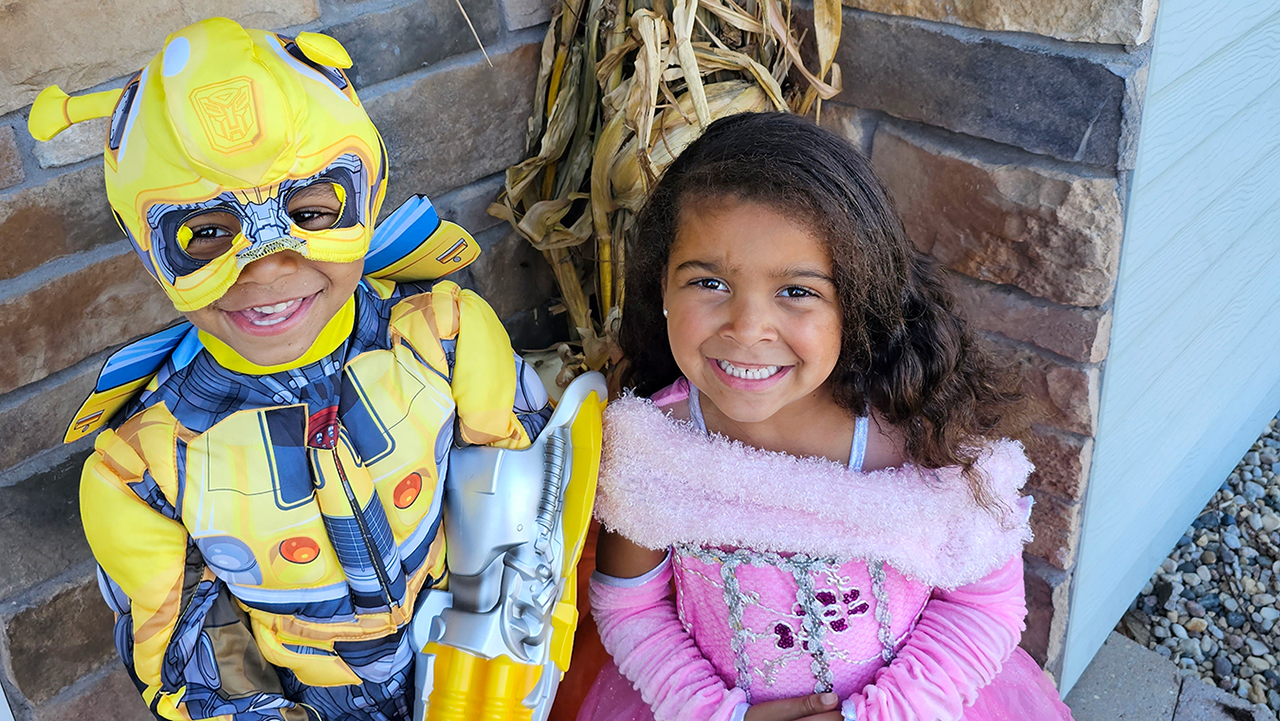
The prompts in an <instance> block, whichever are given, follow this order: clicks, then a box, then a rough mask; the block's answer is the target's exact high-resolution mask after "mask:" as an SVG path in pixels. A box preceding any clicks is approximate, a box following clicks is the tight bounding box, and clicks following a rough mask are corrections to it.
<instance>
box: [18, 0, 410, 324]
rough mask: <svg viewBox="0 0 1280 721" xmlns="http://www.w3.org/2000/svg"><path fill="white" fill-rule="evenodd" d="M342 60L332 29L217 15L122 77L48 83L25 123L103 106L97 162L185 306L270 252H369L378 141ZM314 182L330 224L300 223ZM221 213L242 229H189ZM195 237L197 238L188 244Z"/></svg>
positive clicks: (142, 253)
mask: <svg viewBox="0 0 1280 721" xmlns="http://www.w3.org/2000/svg"><path fill="white" fill-rule="evenodd" d="M350 65H351V59H350V57H348V55H347V53H346V51H345V50H344V49H343V48H342V46H341V45H340V44H339V43H338V42H337V41H336V40H334V39H332V38H329V37H327V36H324V35H319V34H316V33H301V34H299V35H298V37H297V38H288V37H284V36H280V35H277V34H275V33H269V32H265V31H261V30H246V29H244V28H242V27H240V25H238V24H236V23H235V22H233V21H231V20H227V19H225V18H212V19H209V20H205V21H202V22H199V23H196V24H194V25H191V26H189V27H187V28H184V29H182V30H180V31H178V32H176V33H174V34H172V35H170V36H169V37H168V38H167V39H166V41H165V47H164V50H163V51H162V52H161V53H160V54H159V55H157V56H156V57H155V58H153V59H152V60H151V62H150V63H148V64H147V66H146V67H145V68H143V69H142V71H141V72H139V73H138V75H137V76H135V77H134V78H133V79H131V80H130V81H129V83H127V84H126V86H125V88H124V90H121V91H109V92H107V93H96V94H93V95H89V96H84V97H77V98H69V97H68V96H67V95H66V94H65V93H63V92H62V91H61V90H59V89H58V88H57V87H56V86H54V87H51V88H47V89H46V90H45V91H44V92H43V93H41V95H40V97H39V98H37V100H36V103H35V104H34V105H33V106H32V112H31V118H30V122H29V124H30V127H31V130H32V134H33V135H35V137H36V138H37V139H40V140H46V139H48V138H51V137H53V135H56V134H57V133H58V132H60V131H61V130H63V129H65V128H66V127H68V126H69V125H70V124H71V123H72V122H78V121H80V120H85V119H88V118H92V117H102V116H106V115H108V114H110V115H111V124H110V133H109V136H108V138H107V143H106V148H105V165H106V185H107V197H108V199H109V200H110V201H111V206H112V208H113V209H114V211H115V214H116V219H117V220H118V221H119V223H120V226H121V228H123V229H124V231H125V233H126V234H127V235H128V237H129V239H130V241H131V242H132V243H133V246H134V249H135V250H136V251H137V253H138V255H139V257H141V258H142V261H143V264H144V265H145V266H146V268H147V270H148V271H149V272H150V273H151V274H152V276H154V277H155V279H156V281H157V282H159V284H160V286H161V288H162V289H163V290H164V292H165V293H166V294H167V295H168V296H169V298H170V299H171V300H172V301H173V304H174V306H175V307H176V308H177V309H178V310H179V311H184V312H186V311H193V310H198V309H200V308H203V307H205V306H207V305H208V304H210V303H212V302H213V301H215V300H217V299H218V298H220V297H222V295H223V294H225V293H226V291H227V289H228V288H230V287H231V285H232V284H234V283H235V281H236V279H237V278H238V277H239V274H240V270H241V269H242V268H244V266H246V265H248V264H249V263H251V262H253V261H255V260H258V259H261V258H263V257H266V256H267V255H270V254H272V253H278V252H282V251H286V250H287V251H293V252H296V253H299V254H301V255H303V256H305V257H307V258H310V259H312V260H316V261H321V262H330V263H347V262H353V261H357V260H361V259H363V258H364V257H365V255H366V253H368V251H369V244H370V239H371V237H372V227H373V219H374V218H376V217H377V214H378V208H379V207H380V205H381V203H382V198H383V194H384V192H385V189H386V172H387V170H386V154H385V152H384V150H383V146H382V140H381V138H380V137H379V136H378V132H377V130H376V129H375V128H374V126H373V123H372V122H371V121H370V120H369V117H368V115H367V114H366V112H365V110H364V108H363V106H362V105H361V104H360V101H359V99H358V98H357V97H356V95H355V92H354V90H353V89H352V88H351V85H350V83H349V82H348V81H347V78H346V76H345V75H344V74H343V72H342V70H341V68H345V67H350ZM108 106H110V107H108ZM320 183H326V184H329V185H331V186H332V189H333V192H334V194H335V195H336V196H337V197H338V199H339V201H340V202H341V205H342V210H341V212H340V213H339V217H338V220H337V221H336V222H335V223H334V225H333V226H331V227H329V228H324V229H320V230H315V229H312V230H304V229H302V228H300V227H298V225H297V224H295V223H294V222H293V220H292V219H291V217H290V214H289V210H290V208H289V202H290V199H291V198H293V197H294V196H295V195H296V194H297V193H298V192H300V191H302V190H304V189H306V188H310V187H312V186H314V185H316V184H320ZM215 213H216V214H220V216H219V217H223V218H232V219H234V224H235V225H236V226H237V228H236V230H238V232H236V233H228V234H225V237H220V238H218V240H219V241H220V242H219V243H209V242H206V239H204V238H201V239H196V238H194V233H193V230H192V228H193V226H194V225H196V224H198V223H199V219H200V217H201V216H203V215H208V214H215ZM193 240H195V241H196V247H197V248H198V249H199V251H200V252H188V251H189V249H190V248H191V247H192V246H191V243H192V242H193ZM214 251H216V252H214Z"/></svg>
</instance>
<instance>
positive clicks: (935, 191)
mask: <svg viewBox="0 0 1280 721" xmlns="http://www.w3.org/2000/svg"><path fill="white" fill-rule="evenodd" d="M910 136H911V137H909V136H908V131H906V130H904V129H902V128H890V127H889V125H888V124H886V123H881V124H880V126H879V127H878V128H877V130H876V138H875V146H874V150H873V153H872V163H873V165H874V167H875V170H876V172H877V173H878V174H879V176H880V178H881V179H882V180H884V182H885V184H886V185H887V186H888V187H889V189H890V190H891V191H892V193H893V197H894V200H895V201H897V205H898V209H899V211H900V212H901V213H902V219H903V222H904V223H905V224H906V227H907V233H908V234H909V235H910V236H911V239H912V240H914V241H915V243H916V245H917V246H919V247H920V249H921V250H923V251H925V252H927V253H930V254H932V255H933V256H934V257H935V258H937V259H938V260H940V261H941V262H942V263H943V264H945V265H946V266H947V267H949V268H951V269H952V270H955V271H957V272H960V273H963V274H965V275H968V276H970V277H973V278H977V279H979V280H984V281H988V282H991V283H1002V284H1003V283H1007V284H1012V285H1016V286H1018V287H1019V288H1021V289H1022V290H1024V291H1026V292H1028V293H1030V294H1031V295H1034V296H1038V297H1040V298H1045V299H1047V300H1051V301H1053V302H1055V303H1061V304H1065V305H1078V306H1096V305H1101V304H1103V303H1104V302H1106V301H1107V299H1109V298H1110V297H1111V293H1112V288H1113V286H1114V284H1115V277H1116V269H1117V266H1118V263H1119V259H1120V238H1121V235H1122V230H1123V221H1124V218H1123V214H1122V211H1121V208H1120V197H1119V194H1118V187H1117V184H1116V180H1115V179H1114V178H1100V177H1088V176H1084V175H1073V174H1071V173H1068V172H1066V171H1063V170H1057V169H1048V168H1038V167H1030V166H1027V165H1019V164H1017V163H1015V162H1013V159H1011V158H1002V159H1000V160H999V161H997V162H988V161H985V160H980V159H978V158H976V157H973V156H972V155H969V154H966V153H963V152H961V151H960V150H957V149H952V148H944V147H943V146H942V145H941V144H940V143H939V142H936V141H935V140H932V139H928V138H925V137H923V136H922V135H920V134H916V133H911V134H910ZM944 142H945V141H944Z"/></svg>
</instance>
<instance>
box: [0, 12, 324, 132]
mask: <svg viewBox="0 0 1280 721" xmlns="http://www.w3.org/2000/svg"><path fill="white" fill-rule="evenodd" d="M214 16H223V17H229V18H231V19H233V20H236V21H238V22H240V23H242V24H243V25H245V26H246V27H255V28H268V29H278V28H284V27H289V26H292V25H301V24H303V23H308V22H311V21H312V20H315V19H317V18H319V17H320V7H319V3H318V0H226V1H225V2H219V3H206V2H197V1H196V0H135V1H134V2H127V3H121V2H108V3H98V2H85V1H84V0H74V1H72V2H66V1H64V0H17V1H15V2H5V3H0V48H4V52H3V53H0V115H3V114H5V113H8V112H10V111H12V110H16V109H18V108H21V107H23V106H25V105H29V104H30V103H31V101H32V100H34V99H35V97H36V94H37V93H39V92H40V91H41V90H43V89H44V87H45V86H46V85H53V84H57V85H60V86H61V87H62V89H63V90H65V91H67V92H68V93H75V92H77V91H80V90H84V89H86V88H91V87H93V86H95V85H98V84H100V83H103V82H106V81H108V80H111V79H112V78H118V77H122V76H126V75H131V74H133V73H135V72H137V71H138V70H140V69H142V66H143V65H145V64H146V63H147V61H149V60H150V59H151V58H152V57H154V56H155V55H156V54H157V53H159V52H160V46H161V44H162V43H163V42H164V39H165V36H167V35H168V34H169V33H171V32H173V31H174V30H177V29H179V28H182V27H184V26H186V25H189V24H191V23H193V22H196V21H197V20H203V19H205V18H209V17H214Z"/></svg>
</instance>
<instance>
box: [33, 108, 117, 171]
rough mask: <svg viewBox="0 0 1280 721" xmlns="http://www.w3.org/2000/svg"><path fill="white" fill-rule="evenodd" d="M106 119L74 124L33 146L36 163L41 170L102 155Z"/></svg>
mask: <svg viewBox="0 0 1280 721" xmlns="http://www.w3.org/2000/svg"><path fill="white" fill-rule="evenodd" d="M109 124H110V121H109V120H108V119H107V118H98V119H96V120H86V121H84V122H83V123H76V124H75V125H72V126H71V127H69V128H67V129H66V130H64V131H62V132H61V133H58V134H57V135H56V136H55V137H54V138H53V139H52V140H47V141H45V142H43V143H41V142H37V143H36V145H35V150H34V153H35V156H36V162H38V163H40V167H42V168H58V167H61V166H63V165H71V164H72V163H78V162H80V161H81V160H85V159H87V158H92V157H94V156H96V155H102V148H103V146H104V145H105V144H106V142H107V126H108V125H109Z"/></svg>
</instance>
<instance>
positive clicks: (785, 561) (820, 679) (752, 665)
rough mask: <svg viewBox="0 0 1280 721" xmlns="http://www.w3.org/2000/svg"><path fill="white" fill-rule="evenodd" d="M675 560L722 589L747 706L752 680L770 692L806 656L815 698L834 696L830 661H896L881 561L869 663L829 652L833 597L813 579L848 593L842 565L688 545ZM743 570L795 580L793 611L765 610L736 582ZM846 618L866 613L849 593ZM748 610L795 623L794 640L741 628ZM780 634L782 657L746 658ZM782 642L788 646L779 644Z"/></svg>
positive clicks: (876, 565)
mask: <svg viewBox="0 0 1280 721" xmlns="http://www.w3.org/2000/svg"><path fill="white" fill-rule="evenodd" d="M674 550H675V556H674V558H673V561H675V562H676V563H677V564H678V565H680V567H681V570H682V572H684V573H689V574H693V575H695V576H698V577H700V578H702V580H703V581H705V582H707V583H709V584H711V585H713V586H719V587H721V588H722V589H723V595H724V601H725V604H726V606H727V609H728V621H729V627H730V630H731V633H732V636H731V639H730V645H731V648H732V650H733V656H734V668H735V672H736V674H737V682H736V684H735V685H736V686H737V687H738V688H740V689H742V691H743V692H744V693H745V694H746V696H747V701H748V702H750V701H751V690H752V684H753V681H754V680H755V679H754V677H756V676H758V677H759V678H760V680H761V681H762V682H763V683H764V685H765V686H766V687H769V686H772V685H773V682H774V680H775V678H776V675H777V673H778V672H779V670H780V669H781V667H782V666H783V665H784V664H786V663H788V662H789V661H793V660H797V659H799V658H802V657H803V656H805V655H808V657H809V668H810V671H811V672H812V674H813V678H814V687H813V690H814V692H815V693H825V692H828V691H831V690H832V686H833V684H834V678H833V676H832V673H831V661H832V659H833V658H839V659H840V660H841V661H843V662H846V663H851V664H864V663H872V662H883V663H886V664H887V663H888V662H890V661H892V660H893V658H894V656H895V648H896V645H897V639H895V638H894V636H893V631H892V628H891V626H890V623H891V620H892V619H891V616H890V613H889V597H888V592H887V591H886V590H885V570H884V562H883V561H875V562H873V563H871V564H869V565H868V569H869V571H870V576H871V593H872V596H873V598H874V605H875V611H874V617H875V620H876V622H877V624H878V626H879V628H878V631H877V638H878V639H879V641H880V644H881V650H880V653H879V654H878V655H877V656H874V657H871V658H867V659H855V658H849V657H848V656H847V655H846V654H845V653H843V652H842V651H841V650H840V649H838V648H834V649H833V648H832V647H830V646H829V645H828V644H827V642H826V640H827V633H828V631H829V630H832V626H831V625H830V623H831V621H830V620H829V618H828V616H829V615H830V607H831V605H832V601H833V600H834V596H833V594H832V592H831V591H826V590H823V591H819V590H818V589H817V583H815V579H822V580H823V581H824V583H823V587H824V588H826V587H830V588H834V589H852V580H851V579H850V578H848V577H847V576H844V575H843V574H841V572H840V570H841V567H842V566H843V565H844V564H845V563H847V562H846V561H838V560H837V559H835V558H831V557H826V558H822V557H813V556H808V555H806V554H803V553H797V554H794V555H787V556H783V555H781V554H778V553H774V552H770V551H764V552H762V551H752V550H748V549H741V548H740V549H735V550H731V551H729V550H723V549H719V548H703V547H700V546H694V545H689V544H679V545H677V546H675V548H674ZM681 557H689V558H693V559H696V560H697V561H700V562H702V563H703V564H706V565H708V566H717V565H718V566H719V568H720V578H719V579H712V578H708V577H707V576H706V575H705V574H703V573H702V572H701V571H699V570H697V569H694V568H690V567H689V566H687V565H686V564H683V563H681ZM744 565H750V566H756V567H763V566H771V567H774V568H777V569H779V570H781V571H784V572H786V573H790V574H791V575H792V577H793V578H794V579H795V584H796V596H795V606H794V607H793V608H791V609H781V608H768V607H767V606H765V604H763V603H762V601H761V597H760V594H759V593H758V592H756V591H752V590H743V589H742V587H741V585H740V583H739V579H738V573H737V572H738V569H739V568H740V567H742V566H744ZM820 595H821V596H832V599H825V598H820ZM844 598H845V605H846V615H847V616H848V617H852V616H860V615H863V614H865V613H866V610H867V606H868V604H866V603H859V604H857V605H856V606H853V602H852V601H850V598H852V599H853V601H856V600H858V592H857V591H856V590H849V591H846V592H845V597H844ZM682 606H683V604H681V605H680V608H679V610H680V612H681V622H682V623H685V625H686V628H687V627H688V624H687V622H685V620H684V617H683V608H682ZM748 606H761V607H763V608H764V609H765V610H766V611H768V612H769V613H770V614H772V615H773V616H775V617H777V618H779V619H786V618H794V619H796V620H798V621H799V627H798V629H796V630H797V633H796V635H795V637H794V638H792V637H791V636H790V627H789V626H787V625H785V624H782V623H779V624H778V625H777V626H776V627H774V628H773V629H763V630H760V629H751V628H748V627H747V626H746V624H745V623H744V622H743V616H744V612H745V610H746V609H747V607H748ZM835 623H839V624H846V623H847V620H845V619H843V618H841V619H837V620H836V621H835ZM835 629H836V630H843V626H836V627H835ZM779 632H781V634H782V635H781V636H779V637H778V639H777V640H778V641H779V642H778V643H777V646H778V647H779V648H785V649H786V650H787V652H786V653H784V654H782V655H780V656H777V657H775V658H771V659H754V660H753V659H751V658H749V656H748V653H747V647H748V645H749V644H750V643H752V642H754V641H758V640H762V639H764V638H766V637H769V636H774V635H777V634H779ZM782 641H786V642H787V643H782Z"/></svg>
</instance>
